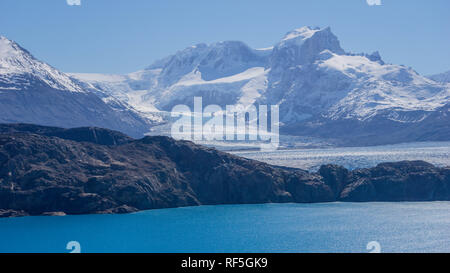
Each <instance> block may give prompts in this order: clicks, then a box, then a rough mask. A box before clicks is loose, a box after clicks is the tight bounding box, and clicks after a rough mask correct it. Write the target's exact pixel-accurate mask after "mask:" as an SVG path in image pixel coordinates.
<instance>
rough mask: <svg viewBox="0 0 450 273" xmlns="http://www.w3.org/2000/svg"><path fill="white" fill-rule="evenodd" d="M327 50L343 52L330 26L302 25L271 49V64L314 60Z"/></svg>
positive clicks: (305, 62) (279, 64)
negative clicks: (313, 26) (314, 26)
mask: <svg viewBox="0 0 450 273" xmlns="http://www.w3.org/2000/svg"><path fill="white" fill-rule="evenodd" d="M325 50H328V51H330V52H332V53H335V54H344V53H345V51H344V50H343V49H342V48H341V45H340V42H339V40H338V38H337V37H336V36H335V35H334V34H333V33H332V32H331V28H330V27H327V28H323V29H321V28H312V27H302V28H298V29H295V30H293V31H291V32H288V33H287V34H286V35H285V37H284V38H283V39H282V40H281V42H280V43H278V44H277V45H276V46H275V48H274V51H273V54H272V58H271V66H272V67H275V68H276V67H277V66H283V67H286V65H288V66H296V65H304V64H308V63H311V62H313V61H315V60H316V59H317V58H318V56H319V55H320V53H322V52H323V51H325Z"/></svg>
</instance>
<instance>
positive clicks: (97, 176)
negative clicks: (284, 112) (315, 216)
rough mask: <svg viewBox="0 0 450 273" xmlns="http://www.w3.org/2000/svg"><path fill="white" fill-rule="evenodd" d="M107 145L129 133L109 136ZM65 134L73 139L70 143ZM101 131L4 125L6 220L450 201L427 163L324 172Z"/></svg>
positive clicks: (0, 198) (447, 179) (447, 184)
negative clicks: (177, 210) (199, 208)
mask: <svg viewBox="0 0 450 273" xmlns="http://www.w3.org/2000/svg"><path fill="white" fill-rule="evenodd" d="M96 130H98V131H102V132H103V138H102V140H109V139H113V138H114V137H116V136H120V135H121V134H120V133H118V132H114V131H111V130H106V129H96ZM61 132H65V133H64V134H62V135H61ZM80 136H92V128H74V129H68V130H66V129H62V128H50V127H42V126H35V125H23V124H22V125H0V217H11V216H27V215H64V214H90V213H129V212H136V211H140V210H147V209H159V208H173V207H184V206H198V205H219V204H260V203H316V202H335V201H344V202H372V201H432V200H434V201H436V200H439V201H448V200H450V168H449V167H447V168H436V167H434V166H433V165H431V164H428V163H426V162H422V161H412V162H411V161H405V162H397V163H382V164H379V165H378V166H376V167H374V168H368V169H359V170H355V171H349V170H347V169H345V168H343V167H340V166H336V165H324V166H322V167H321V168H320V170H319V171H318V172H317V173H309V172H307V171H304V170H301V169H295V168H284V167H278V166H273V165H269V164H266V163H262V162H258V161H254V160H250V159H245V158H241V157H237V156H234V155H231V154H227V153H224V152H220V151H218V150H215V149H213V148H207V147H203V146H200V145H196V144H194V143H193V142H190V141H176V140H174V139H172V138H170V137H164V136H157V137H145V138H142V139H137V140H134V139H127V140H125V141H123V142H120V143H118V142H117V143H112V144H111V145H104V144H105V143H103V142H102V141H101V142H99V141H98V138H95V137H94V138H92V137H89V138H85V137H81V138H80Z"/></svg>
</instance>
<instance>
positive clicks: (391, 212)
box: [0, 202, 450, 253]
mask: <svg viewBox="0 0 450 273" xmlns="http://www.w3.org/2000/svg"><path fill="white" fill-rule="evenodd" d="M71 241H76V242H77V243H78V244H79V246H80V250H81V252H88V253H89V252H102V253H104V252H106V253H108V252H120V253H128V252H150V253H155V252H157V253H161V252H162V253H166V252H176V253H178V252H190V253H199V252H200V253H204V252H213V253H217V252H219V253H222V252H233V253H235V252H236V253H240V252H251V253H255V252H263V253H266V252H277V253H284V252H289V253H299V252H300V253H305V252H368V250H367V248H366V247H367V244H368V243H369V242H373V241H375V242H377V243H378V244H379V246H380V248H381V252H450V202H430V203H329V204H266V205H238V206H204V207H188V208H177V209H164V210H154V211H144V212H140V213H134V214H127V215H82V216H63V217H24V218H8V219H0V252H39V253H40V252H52V253H54V252H57V253H64V252H70V250H67V249H66V247H67V244H68V243H69V242H71Z"/></svg>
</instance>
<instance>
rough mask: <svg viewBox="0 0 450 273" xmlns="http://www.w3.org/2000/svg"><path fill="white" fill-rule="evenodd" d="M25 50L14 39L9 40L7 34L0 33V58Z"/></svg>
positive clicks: (9, 56) (12, 55)
mask: <svg viewBox="0 0 450 273" xmlns="http://www.w3.org/2000/svg"><path fill="white" fill-rule="evenodd" d="M21 51H24V49H22V48H21V47H20V46H19V45H18V44H16V43H15V42H14V41H11V40H9V39H8V38H6V37H5V36H1V35H0V59H5V58H11V57H14V56H15V55H18V54H19V52H21Z"/></svg>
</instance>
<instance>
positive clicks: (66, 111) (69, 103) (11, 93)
mask: <svg viewBox="0 0 450 273" xmlns="http://www.w3.org/2000/svg"><path fill="white" fill-rule="evenodd" d="M0 123H35V124H42V125H50V126H61V127H81V126H99V127H106V128H110V129H115V130H120V131H123V132H125V133H128V134H130V135H132V136H142V135H143V134H144V133H146V132H147V131H148V128H149V127H150V121H149V120H147V119H145V118H143V117H142V116H141V115H140V114H139V113H138V112H137V111H136V110H134V109H133V108H132V107H131V106H129V105H128V104H126V103H125V102H122V101H121V100H118V99H115V98H114V97H112V96H106V95H105V94H104V93H103V92H101V91H100V90H97V89H96V88H94V87H93V86H92V85H91V84H89V83H85V82H81V81H79V80H77V79H74V78H72V77H70V76H69V75H67V74H65V73H62V72H60V71H58V70H57V69H55V68H53V67H51V66H50V65H48V64H46V63H44V62H41V61H39V60H37V59H36V58H34V57H33V56H32V55H31V54H30V53H29V52H28V51H27V50H25V49H23V48H22V47H20V46H19V45H18V44H17V43H15V42H13V41H11V40H8V39H7V38H5V37H2V36H0Z"/></svg>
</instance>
